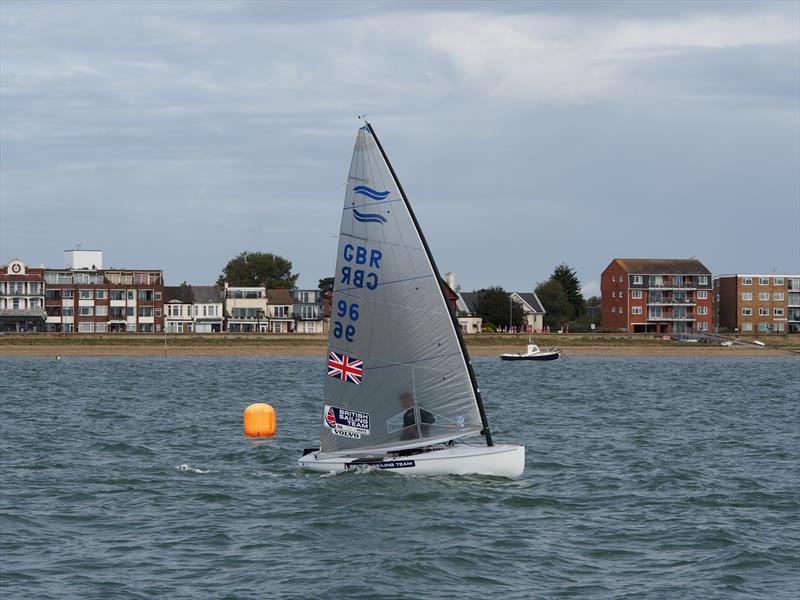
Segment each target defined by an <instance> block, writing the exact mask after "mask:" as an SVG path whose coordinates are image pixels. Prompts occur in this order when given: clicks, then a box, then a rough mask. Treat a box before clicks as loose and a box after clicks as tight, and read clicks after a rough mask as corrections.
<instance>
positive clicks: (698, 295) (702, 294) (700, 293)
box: [697, 290, 708, 300]
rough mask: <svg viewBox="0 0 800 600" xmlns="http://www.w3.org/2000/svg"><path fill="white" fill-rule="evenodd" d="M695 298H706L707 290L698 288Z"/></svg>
mask: <svg viewBox="0 0 800 600" xmlns="http://www.w3.org/2000/svg"><path fill="white" fill-rule="evenodd" d="M697 299H698V300H708V292H707V291H705V290H700V291H699V292H697Z"/></svg>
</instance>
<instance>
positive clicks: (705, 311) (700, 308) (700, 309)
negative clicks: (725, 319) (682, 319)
mask: <svg viewBox="0 0 800 600" xmlns="http://www.w3.org/2000/svg"><path fill="white" fill-rule="evenodd" d="M697 314H698V315H707V314H708V307H707V306H698V307H697Z"/></svg>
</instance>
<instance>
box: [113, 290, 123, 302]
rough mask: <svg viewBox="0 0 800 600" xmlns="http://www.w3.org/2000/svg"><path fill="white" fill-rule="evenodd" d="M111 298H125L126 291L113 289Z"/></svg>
mask: <svg viewBox="0 0 800 600" xmlns="http://www.w3.org/2000/svg"><path fill="white" fill-rule="evenodd" d="M109 293H110V296H109V297H110V298H111V300H125V291H124V290H111V292H109Z"/></svg>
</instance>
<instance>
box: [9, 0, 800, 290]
mask: <svg viewBox="0 0 800 600" xmlns="http://www.w3.org/2000/svg"><path fill="white" fill-rule="evenodd" d="M360 114H366V115H367V116H368V118H369V120H370V122H371V123H372V125H373V127H374V128H375V131H376V133H377V134H378V136H379V138H380V140H381V143H382V144H383V146H384V148H385V149H386V151H387V153H388V155H389V158H390V160H391V161H392V163H393V166H394V168H395V171H396V173H397V175H398V177H399V179H400V181H401V183H402V185H403V187H404V189H405V191H406V193H407V195H408V197H409V199H410V201H411V204H412V206H413V207H414V210H415V212H416V214H417V217H418V219H419V221H420V223H421V226H422V229H423V231H424V233H425V236H426V238H427V240H428V242H429V244H430V246H431V250H432V252H433V255H434V258H435V260H436V262H437V265H438V267H439V269H440V271H441V272H442V273H445V272H448V271H452V272H453V273H455V275H456V282H457V284H458V285H460V287H461V289H462V290H464V291H471V290H475V289H480V288H483V287H488V286H492V285H496V286H502V287H504V288H505V289H507V290H517V291H530V290H531V289H533V287H534V286H535V285H536V283H537V282H540V281H543V280H546V279H547V278H548V277H549V276H550V274H551V273H552V271H553V269H554V267H555V266H556V265H558V264H559V263H562V262H564V263H566V264H568V265H569V266H570V267H572V268H574V269H575V270H576V272H577V274H578V277H579V279H580V280H581V282H582V284H583V289H584V294H585V295H586V296H589V295H595V294H599V283H598V282H599V279H600V274H601V272H602V270H603V269H604V268H605V267H606V266H607V265H608V263H609V262H611V260H612V259H614V258H617V257H620V258H690V257H697V258H699V259H700V260H702V261H703V263H704V264H705V265H706V266H707V267H708V268H709V269H710V270H711V271H712V272H713V273H715V274H720V273H737V272H738V273H742V272H749V273H772V272H777V273H798V272H800V234H799V233H798V231H799V229H800V2H798V1H787V2H752V3H751V2H720V1H714V2H687V3H684V2H663V3H661V2H491V3H490V2H323V3H316V2H266V1H263V2H262V1H255V2H249V1H241V2H236V1H234V2H211V1H208V2H192V1H188V0H182V1H177V2H155V1H150V2H113V1H110V2H95V1H90V2H72V1H69V0H66V1H54V2H35V1H33V2H29V1H25V2H20V1H16V0H2V2H0V264H6V263H8V262H9V261H10V260H13V259H15V258H19V259H21V260H23V261H25V262H26V263H27V264H29V265H33V266H38V265H40V264H44V265H46V266H48V267H61V266H63V264H64V255H63V251H64V250H67V249H71V248H75V247H76V246H77V245H78V244H80V246H81V247H82V248H84V249H101V250H103V252H104V266H106V267H117V268H160V269H163V270H164V274H165V279H166V283H167V284H168V285H177V284H180V283H181V282H183V281H187V282H189V283H193V284H197V285H204V284H211V283H213V282H215V281H216V279H217V277H218V276H219V274H220V273H221V271H222V268H223V267H224V266H225V264H226V263H227V262H228V260H230V259H231V258H233V257H234V256H236V255H237V254H239V253H240V252H243V251H250V252H255V251H260V252H272V253H275V254H278V255H281V256H283V257H285V258H287V259H288V260H290V261H291V262H292V265H293V272H295V273H299V279H298V285H299V286H300V287H303V288H315V287H316V286H317V282H318V280H319V279H320V278H322V277H327V276H331V275H333V269H334V266H335V258H336V257H335V253H336V247H337V235H338V227H339V223H340V211H341V209H342V203H343V200H344V193H345V187H344V186H345V182H346V178H347V172H348V168H349V164H350V159H351V156H352V151H353V143H354V141H355V136H356V132H357V129H358V127H359V126H360V122H359V121H358V118H357V115H360Z"/></svg>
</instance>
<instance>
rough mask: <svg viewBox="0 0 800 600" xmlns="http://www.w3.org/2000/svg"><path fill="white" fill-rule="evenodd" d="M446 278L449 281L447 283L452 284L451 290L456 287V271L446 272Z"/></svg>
mask: <svg viewBox="0 0 800 600" xmlns="http://www.w3.org/2000/svg"><path fill="white" fill-rule="evenodd" d="M444 280H445V281H446V282H447V285H449V286H450V289H451V290H454V289H456V275H455V273H445V274H444Z"/></svg>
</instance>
